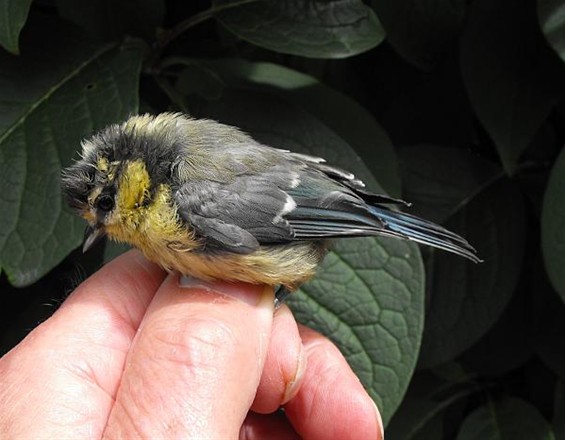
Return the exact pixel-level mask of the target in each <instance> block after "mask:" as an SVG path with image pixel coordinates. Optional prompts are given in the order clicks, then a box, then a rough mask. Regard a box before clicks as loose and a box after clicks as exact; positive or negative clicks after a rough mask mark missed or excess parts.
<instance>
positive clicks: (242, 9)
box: [0, 0, 565, 440]
mask: <svg viewBox="0 0 565 440" xmlns="http://www.w3.org/2000/svg"><path fill="white" fill-rule="evenodd" d="M0 45H1V46H2V47H3V49H0V265H1V268H2V278H1V279H0V286H1V296H0V305H1V308H0V313H1V315H2V316H1V318H0V350H1V352H2V353H4V352H6V351H7V350H9V349H10V348H11V347H12V346H13V345H14V344H16V343H17V342H18V341H19V340H20V339H21V338H22V337H23V336H25V334H26V333H27V332H28V331H29V330H30V329H31V328H33V327H34V326H35V325H37V324H38V323H39V322H41V320H43V319H46V318H47V317H48V316H49V315H50V314H51V313H52V312H53V310H54V309H55V308H56V306H57V305H58V304H59V303H60V301H61V300H62V299H64V297H65V295H66V294H67V293H68V292H69V291H70V290H72V288H73V287H74V286H75V285H76V284H77V283H78V282H80V280H81V279H83V278H84V277H85V276H87V275H88V274H89V273H91V272H93V271H94V270H96V269H97V268H98V267H100V265H101V264H103V262H104V261H107V260H109V259H111V258H112V256H114V255H116V254H117V253H118V252H120V251H122V249H119V248H117V247H115V246H111V245H106V246H100V247H98V248H97V249H95V250H94V251H93V252H91V253H88V254H86V255H81V253H80V251H77V250H76V248H77V247H78V246H79V245H80V243H81V240H82V229H83V227H84V224H83V223H82V221H81V220H80V219H78V218H76V217H75V216H73V215H72V214H71V213H70V212H69V211H68V210H67V209H66V207H65V206H63V203H62V200H61V197H60V190H59V172H60V169H61V167H63V166H66V165H68V164H69V163H70V162H71V160H72V159H73V158H76V157H77V155H76V151H77V150H78V149H79V143H80V139H81V138H83V137H84V136H86V135H88V134H90V133H92V132H93V131H94V130H97V129H100V128H102V127H103V126H105V125H107V124H109V123H113V122H119V121H120V120H122V119H124V118H125V117H127V116H128V115H130V114H134V113H137V112H139V111H150V112H160V111H164V110H180V111H184V112H187V113H190V114H192V115H194V116H196V117H209V118H214V119H217V120H220V121H222V122H226V123H230V124H234V125H238V126H240V127H242V128H243V129H245V130H246V131H249V132H250V133H252V134H253V135H254V136H256V137H257V138H258V139H260V140H261V141H263V142H265V143H268V144H271V145H274V146H279V147H284V148H290V149H293V150H300V151H304V152H310V153H312V154H317V155H321V156H323V157H326V158H327V159H328V161H329V162H332V163H335V164H338V165H340V166H342V167H344V168H347V169H350V170H352V171H354V172H355V173H356V175H358V177H361V178H362V179H364V180H365V181H366V182H367V184H368V186H369V187H370V188H371V189H372V190H374V191H386V192H387V193H389V194H391V195H393V196H402V197H403V198H405V199H406V200H409V201H410V202H412V203H413V205H412V208H410V212H412V213H416V214H419V215H422V216H425V217H426V218H429V219H431V220H434V221H437V222H440V223H443V224H445V225H446V226H447V227H449V228H451V229H453V230H455V231H456V232H458V233H460V234H462V235H464V236H465V237H467V238H468V239H469V241H471V242H472V243H473V244H474V245H475V246H476V248H477V249H478V251H479V254H480V255H481V257H482V258H483V259H484V260H485V261H484V263H482V264H478V265H475V264H473V263H470V262H467V261H465V260H463V259H460V258H457V257H455V256H452V255H447V254H444V253H439V252H434V251H432V250H430V249H421V250H419V249H418V248H417V247H416V246H413V245H411V244H406V243H402V242H398V241H392V240H387V239H379V240H376V239H362V240H346V241H342V242H340V243H339V244H337V245H336V247H335V250H334V252H332V254H330V255H329V257H328V258H327V259H326V262H325V264H324V267H323V270H321V272H320V275H319V276H318V277H317V278H316V279H315V280H314V281H312V282H311V283H309V284H308V285H306V286H304V288H303V289H302V292H301V293H300V294H299V295H297V296H295V297H294V298H293V300H292V301H291V302H292V307H293V309H294V310H295V313H296V314H297V317H298V318H299V319H300V320H301V321H302V322H305V323H307V324H309V325H311V326H314V327H316V328H317V329H319V330H320V331H322V332H323V333H324V334H326V335H328V336H329V337H331V338H332V339H333V340H334V341H336V343H338V345H339V346H340V348H341V349H342V351H343V352H344V354H345V355H346V356H347V358H348V360H349V362H350V363H351V365H352V366H353V367H354V368H355V370H356V372H357V373H358V375H359V376H360V378H361V379H362V381H363V383H364V384H365V386H366V387H367V389H368V390H369V391H370V393H371V394H372V396H373V397H374V398H375V400H376V401H377V402H378V403H379V406H380V407H381V409H382V411H383V414H384V418H385V423H387V424H388V427H387V439H427V438H434V439H441V438H446V439H452V438H457V439H460V440H465V439H470V438H477V435H478V433H480V438H483V439H491V438H492V439H503V438H513V439H521V438H525V439H526V438H527V439H534V438H535V439H563V438H565V394H564V388H563V380H564V379H565V338H564V337H563V336H564V335H565V305H564V301H565V270H563V268H564V267H565V234H564V232H563V231H565V203H563V198H564V195H565V153H564V150H563V143H564V136H565V125H564V122H565V105H564V100H563V98H564V94H565V66H564V64H563V62H564V60H565V0H537V1H536V0H418V1H416V0H403V1H399V0H372V1H368V2H362V1H361V0H330V1H327V0H326V1H322V0H278V1H275V0H263V1H259V0H255V1H253V0H243V1H242V0H239V1H236V0H213V1H212V2H211V3H210V2H208V1H204V0H202V1H193V2H183V1H180V0H168V1H165V0H142V1H137V2H134V1H131V0H114V1H111V0H91V1H88V2H75V1H72V0H36V1H34V2H31V0H26V1H21V0H0Z"/></svg>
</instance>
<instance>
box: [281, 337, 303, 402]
mask: <svg viewBox="0 0 565 440" xmlns="http://www.w3.org/2000/svg"><path fill="white" fill-rule="evenodd" d="M305 370H306V354H305V353H304V346H303V345H302V344H300V353H299V354H298V365H297V367H296V374H295V376H294V378H293V379H292V380H291V381H290V382H288V383H287V384H286V388H285V390H284V395H283V398H282V402H281V405H284V404H285V403H287V402H288V401H290V400H291V399H292V398H293V397H294V396H296V393H298V390H299V389H300V384H301V383H302V376H304V371H305Z"/></svg>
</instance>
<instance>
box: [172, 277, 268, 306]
mask: <svg viewBox="0 0 565 440" xmlns="http://www.w3.org/2000/svg"><path fill="white" fill-rule="evenodd" d="M179 286H180V287H183V288H186V289H197V290H204V291H206V292H214V293H219V294H220V295H225V296H230V297H232V298H235V299H237V300H239V301H241V302H244V303H246V304H249V305H252V306H257V305H259V304H260V303H262V302H265V303H268V302H270V303H273V288H272V287H271V286H262V285H254V284H244V283H229V282H227V281H202V280H199V279H198V278H194V277H189V276H184V275H183V276H181V277H180V279H179Z"/></svg>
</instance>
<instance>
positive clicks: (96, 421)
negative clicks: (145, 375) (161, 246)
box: [0, 251, 165, 438]
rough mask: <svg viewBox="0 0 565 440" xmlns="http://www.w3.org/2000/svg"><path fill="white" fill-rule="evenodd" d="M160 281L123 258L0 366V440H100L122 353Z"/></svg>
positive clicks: (153, 269)
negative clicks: (65, 439) (0, 437)
mask: <svg viewBox="0 0 565 440" xmlns="http://www.w3.org/2000/svg"><path fill="white" fill-rule="evenodd" d="M164 276H165V275H164V272H163V271H162V270H161V269H159V268H158V267H157V266H156V265H154V264H151V263H149V262H147V260H145V259H144V258H143V257H142V256H141V254H139V252H136V251H132V252H128V253H127V254H125V255H123V256H121V257H119V258H117V259H116V260H114V261H113V262H112V263H110V264H109V265H107V266H105V267H103V268H102V269H100V271H98V272H97V273H96V274H94V275H93V276H91V277H90V278H89V279H88V280H86V281H85V282H84V283H83V284H81V285H80V286H79V287H78V289H77V290H76V291H75V292H74V293H73V294H72V295H71V296H70V297H69V298H68V299H67V300H66V301H65V302H64V303H63V305H62V306H61V307H60V308H59V310H57V311H56V312H55V313H54V315H53V316H52V317H51V318H50V319H48V320H47V321H45V322H44V323H43V324H41V325H40V326H38V327H37V328H36V329H35V330H34V331H32V332H31V333H30V334H29V335H28V336H27V337H26V338H25V339H24V340H23V341H22V342H21V343H20V344H19V345H18V346H17V347H15V348H14V349H13V350H12V351H10V352H9V353H8V354H7V355H6V356H4V357H3V358H2V359H0V378H1V379H0V381H1V382H2V386H0V432H2V433H3V434H4V435H5V437H6V438H61V437H63V436H66V437H71V438H85V437H97V436H100V435H101V434H102V431H103V429H104V426H105V425H106V421H107V418H108V415H109V413H110V409H111V406H112V404H113V396H114V395H115V393H116V390H117V388H118V383H119V380H120V377H121V373H122V370H123V367H124V362H125V358H126V353H127V351H128V349H129V346H130V344H131V341H132V339H133V337H134V335H135V331H136V329H137V326H138V325H139V323H140V322H141V318H142V316H143V314H144V312H145V308H146V305H147V304H148V303H149V301H150V298H151V297H152V295H153V294H154V293H155V292H156V291H157V288H158V286H159V284H160V283H161V281H162V280H163V279H164ZM30 420H33V423H30ZM5 428H6V429H8V431H5V430H4V429H5ZM10 432H11V433H17V435H10V434H9V433H10Z"/></svg>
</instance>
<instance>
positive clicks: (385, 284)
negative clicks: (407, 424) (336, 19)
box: [197, 90, 424, 420]
mask: <svg viewBox="0 0 565 440" xmlns="http://www.w3.org/2000/svg"><path fill="white" fill-rule="evenodd" d="M241 103H244V105H243V106H242V105H241ZM197 116H199V117H202V116H206V117H210V118H212V119H217V120H219V121H221V122H225V123H229V124H233V125H236V126H238V127H241V128H242V129H243V130H245V131H247V132H249V133H251V134H252V135H253V136H254V137H255V138H256V139H258V140H259V141H261V142H264V143H265V144H267V145H272V146H274V147H279V148H287V149H290V150H293V151H300V152H303V153H308V154H314V155H318V156H322V157H325V158H326V159H327V160H328V162H329V163H337V164H339V165H340V166H342V167H344V168H348V169H350V170H351V171H353V172H354V173H356V175H357V176H359V177H361V178H362V179H364V180H365V181H366V182H367V184H368V187H369V188H371V189H373V190H378V185H377V184H376V182H375V180H374V178H372V176H371V173H370V172H369V171H368V170H367V168H365V167H364V165H363V163H362V162H361V161H359V160H358V158H357V157H356V155H355V153H354V152H353V151H352V150H351V149H350V148H349V147H348V145H347V144H346V143H345V142H343V140H342V139H340V138H339V137H338V136H337V135H335V134H334V133H333V132H332V131H330V130H329V129H328V128H327V127H325V126H324V125H323V124H321V123H320V122H319V121H317V120H316V119H314V118H313V117H312V116H310V115H309V114H308V113H305V112H303V111H301V110H300V109H299V108H297V107H295V106H293V105H291V104H289V103H288V102H286V101H284V100H282V99H280V98H278V97H276V96H275V95H272V94H269V93H265V92H258V91H255V92H253V91H251V90H246V91H245V92H239V91H236V90H226V91H225V92H224V94H223V96H222V99H221V100H219V101H213V102H209V103H207V104H204V105H203V107H202V108H201V109H200V112H199V113H198V115H197ZM423 275H424V274H423V268H422V262H421V259H420V256H419V253H418V251H417V248H416V246H414V245H413V244H410V243H404V242H401V241H395V240H387V239H382V240H377V239H372V238H367V239H357V240H352V239H350V240H342V241H340V242H339V243H337V244H336V246H335V250H334V252H332V253H331V254H330V255H328V257H327V258H326V260H325V262H324V265H323V270H321V271H320V273H319V275H318V276H317V277H316V278H315V279H314V280H313V281H312V282H310V283H308V284H307V285H305V286H303V288H302V293H298V294H297V295H296V296H295V297H294V298H292V299H291V304H292V306H293V309H294V310H295V312H296V314H297V316H298V318H299V319H300V320H301V321H302V322H304V323H307V324H308V325H311V326H313V327H314V328H316V329H318V330H319V331H321V332H322V333H324V334H326V335H328V336H330V337H331V338H332V339H333V340H334V341H336V342H337V344H338V346H339V347H340V348H341V349H342V351H343V353H344V354H345V355H346V357H347V359H348V361H349V362H350V364H351V365H352V367H353V368H354V370H355V371H356V373H357V374H358V375H359V377H360V378H361V381H362V382H363V383H364V385H365V386H366V387H367V389H368V390H369V392H370V393H371V395H372V396H373V398H374V399H376V400H377V402H379V403H380V404H381V406H380V408H381V411H382V414H383V417H384V419H385V420H387V419H388V418H390V416H391V415H392V413H393V412H394V411H395V409H396V407H397V406H398V405H399V403H400V401H401V399H402V396H403V395H404V392H405V390H406V387H407V386H408V382H409V380H410V377H411V375H412V372H413V370H414V365H415V361H416V358H417V354H418V349H419V345H420V337H421V332H422V324H423V322H422V318H423V315H422V314H423V283H424V279H423Z"/></svg>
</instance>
